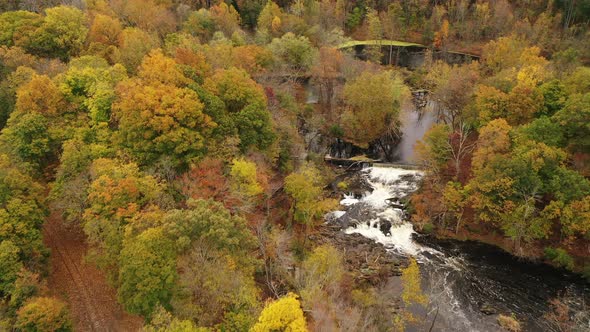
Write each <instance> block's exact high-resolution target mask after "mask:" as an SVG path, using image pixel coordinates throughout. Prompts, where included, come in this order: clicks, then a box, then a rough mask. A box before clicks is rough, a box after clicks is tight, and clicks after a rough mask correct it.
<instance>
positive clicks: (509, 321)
mask: <svg viewBox="0 0 590 332" xmlns="http://www.w3.org/2000/svg"><path fill="white" fill-rule="evenodd" d="M498 324H499V325H500V326H501V327H502V328H503V329H504V330H507V331H511V332H520V331H521V327H520V323H519V322H518V320H516V318H515V317H514V315H512V316H507V315H502V314H500V315H498Z"/></svg>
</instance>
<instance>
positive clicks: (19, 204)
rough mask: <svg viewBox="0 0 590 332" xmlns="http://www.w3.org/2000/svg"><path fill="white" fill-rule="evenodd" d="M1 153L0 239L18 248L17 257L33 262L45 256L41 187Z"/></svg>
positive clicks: (35, 263) (29, 264) (31, 263)
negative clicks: (42, 235) (42, 237)
mask: <svg viewBox="0 0 590 332" xmlns="http://www.w3.org/2000/svg"><path fill="white" fill-rule="evenodd" d="M10 160H11V159H10V158H9V157H8V156H7V155H0V242H4V241H10V242H12V243H13V244H14V245H15V246H16V247H18V248H19V250H20V254H19V257H20V258H21V259H22V260H23V261H26V262H27V263H28V266H36V265H37V264H38V263H39V262H40V261H42V260H43V259H44V257H45V254H46V250H45V248H44V246H43V243H42V241H41V230H40V229H41V225H42V224H43V221H44V219H45V214H46V213H45V212H46V209H45V206H44V204H43V188H42V187H41V186H40V185H39V184H38V183H36V182H34V181H33V179H32V178H31V177H30V176H29V175H28V174H27V173H25V172H23V171H21V170H20V169H18V168H17V167H15V165H14V164H12V163H11V161H10Z"/></svg>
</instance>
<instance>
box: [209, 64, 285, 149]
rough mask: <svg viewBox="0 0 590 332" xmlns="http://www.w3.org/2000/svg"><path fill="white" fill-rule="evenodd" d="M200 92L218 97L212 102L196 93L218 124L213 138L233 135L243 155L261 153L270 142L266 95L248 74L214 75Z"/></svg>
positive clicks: (233, 71) (237, 71)
mask: <svg viewBox="0 0 590 332" xmlns="http://www.w3.org/2000/svg"><path fill="white" fill-rule="evenodd" d="M204 88H205V89H206V90H207V91H208V92H209V93H211V94H214V95H216V96H217V97H219V100H216V98H215V97H214V96H211V95H207V94H206V92H205V91H202V92H201V93H200V95H202V96H203V95H204V97H205V98H206V99H205V102H206V103H208V105H207V106H208V107H207V108H208V109H207V111H208V112H209V113H210V114H211V116H212V117H213V118H214V119H215V120H217V121H219V123H220V128H219V130H218V131H217V132H216V133H215V134H216V135H223V134H224V135H228V134H229V135H231V134H232V133H234V132H235V133H236V134H237V135H238V136H239V137H240V149H241V150H242V151H244V152H245V151H247V150H248V148H250V147H252V146H254V147H257V148H259V149H262V150H264V149H266V148H268V147H269V146H270V145H271V144H272V143H273V142H274V140H275V134H274V132H273V129H272V122H271V119H270V113H269V112H268V110H267V109H266V95H265V94H264V91H263V90H262V87H261V86H260V85H258V84H257V83H256V82H255V81H254V80H252V79H251V78H250V77H249V75H248V73H246V72H245V71H243V70H240V69H237V68H234V67H232V68H230V69H228V70H220V71H217V72H216V73H215V74H214V75H213V76H212V77H210V78H207V79H206V80H205V83H204ZM219 101H221V102H222V104H220V103H219Z"/></svg>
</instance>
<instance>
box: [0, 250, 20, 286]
mask: <svg viewBox="0 0 590 332" xmlns="http://www.w3.org/2000/svg"><path fill="white" fill-rule="evenodd" d="M19 253H20V250H19V248H18V247H17V246H15V245H14V244H13V243H12V241H10V240H8V241H2V242H0V296H2V297H7V296H8V295H9V294H11V293H12V292H13V291H14V283H15V281H16V279H17V277H18V273H19V271H20V270H21V269H22V267H23V264H22V262H21V261H20V258H19Z"/></svg>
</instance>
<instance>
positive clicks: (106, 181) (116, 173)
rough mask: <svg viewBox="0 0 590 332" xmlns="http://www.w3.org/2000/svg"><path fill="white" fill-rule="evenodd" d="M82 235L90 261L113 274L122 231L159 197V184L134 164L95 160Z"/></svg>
mask: <svg viewBox="0 0 590 332" xmlns="http://www.w3.org/2000/svg"><path fill="white" fill-rule="evenodd" d="M90 175H91V180H92V182H91V184H90V187H89V188H88V197H87V208H86V209H85V211H84V214H83V218H82V220H83V226H84V232H85V233H86V235H87V236H88V242H89V243H90V245H91V246H92V248H91V251H90V253H89V255H90V258H91V259H93V260H94V262H96V263H97V265H98V266H99V267H101V268H104V269H107V271H108V272H110V273H112V272H114V271H115V270H116V268H117V262H118V259H119V253H120V251H121V247H122V244H123V230H124V227H125V225H127V223H128V222H129V221H130V219H131V218H132V217H133V216H135V215H136V214H137V213H138V212H139V211H140V210H142V209H143V208H145V207H146V206H148V205H149V204H150V203H153V202H155V201H156V199H157V198H159V197H160V196H161V195H162V188H161V185H160V184H159V183H158V182H156V180H155V179H154V178H153V177H151V176H146V175H144V174H142V173H141V172H140V171H139V169H138V167H137V165H135V164H123V163H121V162H119V161H117V160H112V159H103V158H101V159H97V160H95V161H94V162H93V163H92V165H91V168H90Z"/></svg>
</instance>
